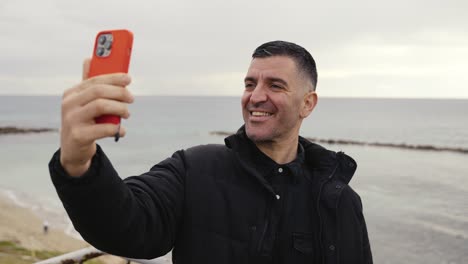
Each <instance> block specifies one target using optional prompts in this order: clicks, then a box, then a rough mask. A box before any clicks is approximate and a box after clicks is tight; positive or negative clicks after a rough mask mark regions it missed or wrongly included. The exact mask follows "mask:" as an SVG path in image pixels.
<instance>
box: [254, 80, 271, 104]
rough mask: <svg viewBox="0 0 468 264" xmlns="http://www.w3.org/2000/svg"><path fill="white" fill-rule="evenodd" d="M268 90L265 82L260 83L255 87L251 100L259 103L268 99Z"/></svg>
mask: <svg viewBox="0 0 468 264" xmlns="http://www.w3.org/2000/svg"><path fill="white" fill-rule="evenodd" d="M267 98H268V96H267V91H266V89H265V87H264V85H263V84H261V83H259V84H257V86H256V87H255V89H253V91H252V94H251V95H250V102H251V103H252V104H258V103H262V102H265V101H267Z"/></svg>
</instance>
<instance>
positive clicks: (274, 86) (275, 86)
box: [271, 83, 283, 89]
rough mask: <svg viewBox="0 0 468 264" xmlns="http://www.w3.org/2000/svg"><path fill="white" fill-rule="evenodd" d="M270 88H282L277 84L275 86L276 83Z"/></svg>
mask: <svg viewBox="0 0 468 264" xmlns="http://www.w3.org/2000/svg"><path fill="white" fill-rule="evenodd" d="M271 88H273V89H283V86H281V85H279V84H276V83H272V84H271Z"/></svg>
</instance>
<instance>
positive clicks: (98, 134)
mask: <svg viewBox="0 0 468 264" xmlns="http://www.w3.org/2000/svg"><path fill="white" fill-rule="evenodd" d="M117 131H119V134H120V137H124V136H125V134H126V133H127V132H126V130H125V128H124V127H123V126H120V125H115V124H94V125H88V126H81V127H79V128H77V129H76V130H75V132H74V133H76V135H75V136H74V138H75V139H77V140H78V141H79V142H80V143H82V144H89V143H93V142H94V141H95V140H98V139H101V138H106V137H114V135H115V133H116V132H117Z"/></svg>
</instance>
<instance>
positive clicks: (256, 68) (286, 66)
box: [247, 56, 297, 78]
mask: <svg viewBox="0 0 468 264" xmlns="http://www.w3.org/2000/svg"><path fill="white" fill-rule="evenodd" d="M259 74H261V75H266V76H269V77H283V78H286V77H289V78H291V77H293V75H294V74H297V68H296V63H295V62H294V60H293V59H291V58H289V57H286V56H272V57H266V58H254V59H253V60H252V62H251V63H250V66H249V69H248V72H247V77H255V76H256V75H259Z"/></svg>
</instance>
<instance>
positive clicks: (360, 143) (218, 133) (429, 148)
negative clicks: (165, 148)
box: [210, 131, 468, 154]
mask: <svg viewBox="0 0 468 264" xmlns="http://www.w3.org/2000/svg"><path fill="white" fill-rule="evenodd" d="M232 134H234V133H231V132H224V131H213V132H211V133H210V135H214V136H229V135H232ZM306 139H308V140H309V141H312V142H316V143H324V144H330V145H334V144H337V145H357V146H372V147H386V148H399V149H411V150H420V151H448V152H456V153H462V154H468V149H466V148H455V147H438V146H432V145H409V144H405V143H401V144H398V143H383V142H364V141H356V140H346V139H320V138H306Z"/></svg>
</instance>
